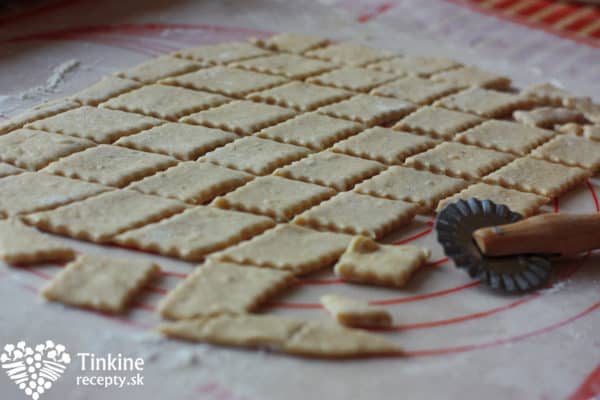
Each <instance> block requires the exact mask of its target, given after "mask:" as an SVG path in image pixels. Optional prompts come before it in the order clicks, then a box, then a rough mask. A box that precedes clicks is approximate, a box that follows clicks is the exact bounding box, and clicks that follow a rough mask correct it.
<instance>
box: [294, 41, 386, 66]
mask: <svg viewBox="0 0 600 400" xmlns="http://www.w3.org/2000/svg"><path fill="white" fill-rule="evenodd" d="M305 54H306V55H307V56H309V57H315V58H320V59H322V60H328V61H333V62H337V63H342V64H349V65H353V66H361V65H365V64H368V63H371V62H374V61H378V60H382V59H384V58H390V57H393V53H390V52H387V51H382V50H377V49H373V48H370V47H367V46H363V45H361V44H358V43H352V42H343V43H336V44H332V45H329V46H327V47H322V48H318V49H315V50H310V51H307V52H306V53H305Z"/></svg>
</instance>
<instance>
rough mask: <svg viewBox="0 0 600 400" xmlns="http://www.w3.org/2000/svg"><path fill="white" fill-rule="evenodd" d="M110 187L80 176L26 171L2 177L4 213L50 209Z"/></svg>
mask: <svg viewBox="0 0 600 400" xmlns="http://www.w3.org/2000/svg"><path fill="white" fill-rule="evenodd" d="M107 190H109V188H108V187H106V186H102V185H97V184H95V183H88V182H83V181H80V180H75V179H69V178H63V177H62V176H54V175H48V174H44V173H41V172H37V173H35V172H23V173H21V174H18V175H13V176H7V177H5V178H2V179H1V180H0V214H5V215H18V214H24V213H28V212H33V211H41V210H47V209H50V208H54V207H57V206H60V205H63V204H67V203H71V202H73V201H76V200H81V199H84V198H86V197H90V196H93V195H95V194H98V193H101V192H105V191H107Z"/></svg>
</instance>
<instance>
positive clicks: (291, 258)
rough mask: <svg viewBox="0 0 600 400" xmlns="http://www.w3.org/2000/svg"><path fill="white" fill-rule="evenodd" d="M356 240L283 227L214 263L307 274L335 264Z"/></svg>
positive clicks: (218, 257)
mask: <svg viewBox="0 0 600 400" xmlns="http://www.w3.org/2000/svg"><path fill="white" fill-rule="evenodd" d="M351 238H352V237H351V236H348V235H344V234H341V233H331V232H318V231H314V230H311V229H306V228H303V227H301V226H298V225H289V224H284V225H279V226H277V227H276V228H275V229H271V230H269V231H266V232H265V233H263V234H262V235H259V236H256V237H254V238H252V239H250V240H248V241H246V242H242V243H239V244H237V245H236V246H233V247H230V248H228V249H225V250H223V251H221V252H219V253H215V254H214V255H211V259H214V260H220V261H229V262H234V263H237V264H250V265H256V266H260V267H265V268H276V269H283V270H288V271H291V272H293V273H294V274H295V275H301V274H305V273H308V272H311V271H316V270H318V269H321V268H324V267H326V266H328V265H331V264H332V263H334V262H335V261H336V260H337V259H338V258H339V256H340V255H341V254H342V253H343V252H344V250H345V249H346V246H347V245H348V243H349V242H350V239H351Z"/></svg>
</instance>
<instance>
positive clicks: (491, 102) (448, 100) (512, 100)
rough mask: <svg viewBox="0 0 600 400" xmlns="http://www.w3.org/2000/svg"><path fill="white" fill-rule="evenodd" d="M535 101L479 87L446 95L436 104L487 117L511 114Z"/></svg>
mask: <svg viewBox="0 0 600 400" xmlns="http://www.w3.org/2000/svg"><path fill="white" fill-rule="evenodd" d="M533 104H534V103H533V102H532V101H531V100H529V99H528V98H526V97H523V96H518V95H516V94H512V93H504V92H497V91H495V90H487V89H482V88H479V87H473V88H470V89H467V90H465V91H462V92H459V93H456V94H452V95H450V96H447V97H444V98H442V99H440V100H438V101H436V102H435V103H434V105H435V106H438V107H444V108H448V109H450V110H458V111H464V112H469V113H473V114H477V115H479V116H481V117H486V118H499V117H503V116H506V115H510V113H512V112H513V111H514V110H517V109H520V108H529V107H531V106H532V105H533Z"/></svg>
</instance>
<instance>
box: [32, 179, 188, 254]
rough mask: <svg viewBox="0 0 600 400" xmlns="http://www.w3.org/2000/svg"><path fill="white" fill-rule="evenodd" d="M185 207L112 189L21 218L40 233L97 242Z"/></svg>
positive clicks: (170, 201) (156, 198)
mask: <svg viewBox="0 0 600 400" xmlns="http://www.w3.org/2000/svg"><path fill="white" fill-rule="evenodd" d="M185 207H186V205H185V204H184V203H180V202H178V201H175V200H168V199H163V198H160V197H155V196H148V195H145V194H142V193H138V192H134V191H132V190H113V191H110V192H107V193H102V194H100V195H98V196H94V197H90V198H87V199H85V200H83V201H79V202H76V203H72V204H68V205H65V206H62V207H59V208H56V209H53V210H50V211H41V212H37V213H34V214H28V215H26V216H24V217H23V219H24V220H25V222H26V223H28V224H30V225H35V226H36V227H38V228H39V229H41V230H43V231H48V232H53V233H57V234H60V235H66V236H70V237H73V238H76V239H82V240H88V241H92V242H97V243H105V242H108V241H109V240H110V239H111V238H112V237H114V236H115V235H117V234H119V233H121V232H124V231H126V230H128V229H134V228H137V227H140V226H143V225H146V224H150V223H152V222H155V221H158V220H160V219H163V218H167V217H169V216H171V215H173V214H175V213H177V212H179V211H181V210H183V209H184V208H185Z"/></svg>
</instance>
